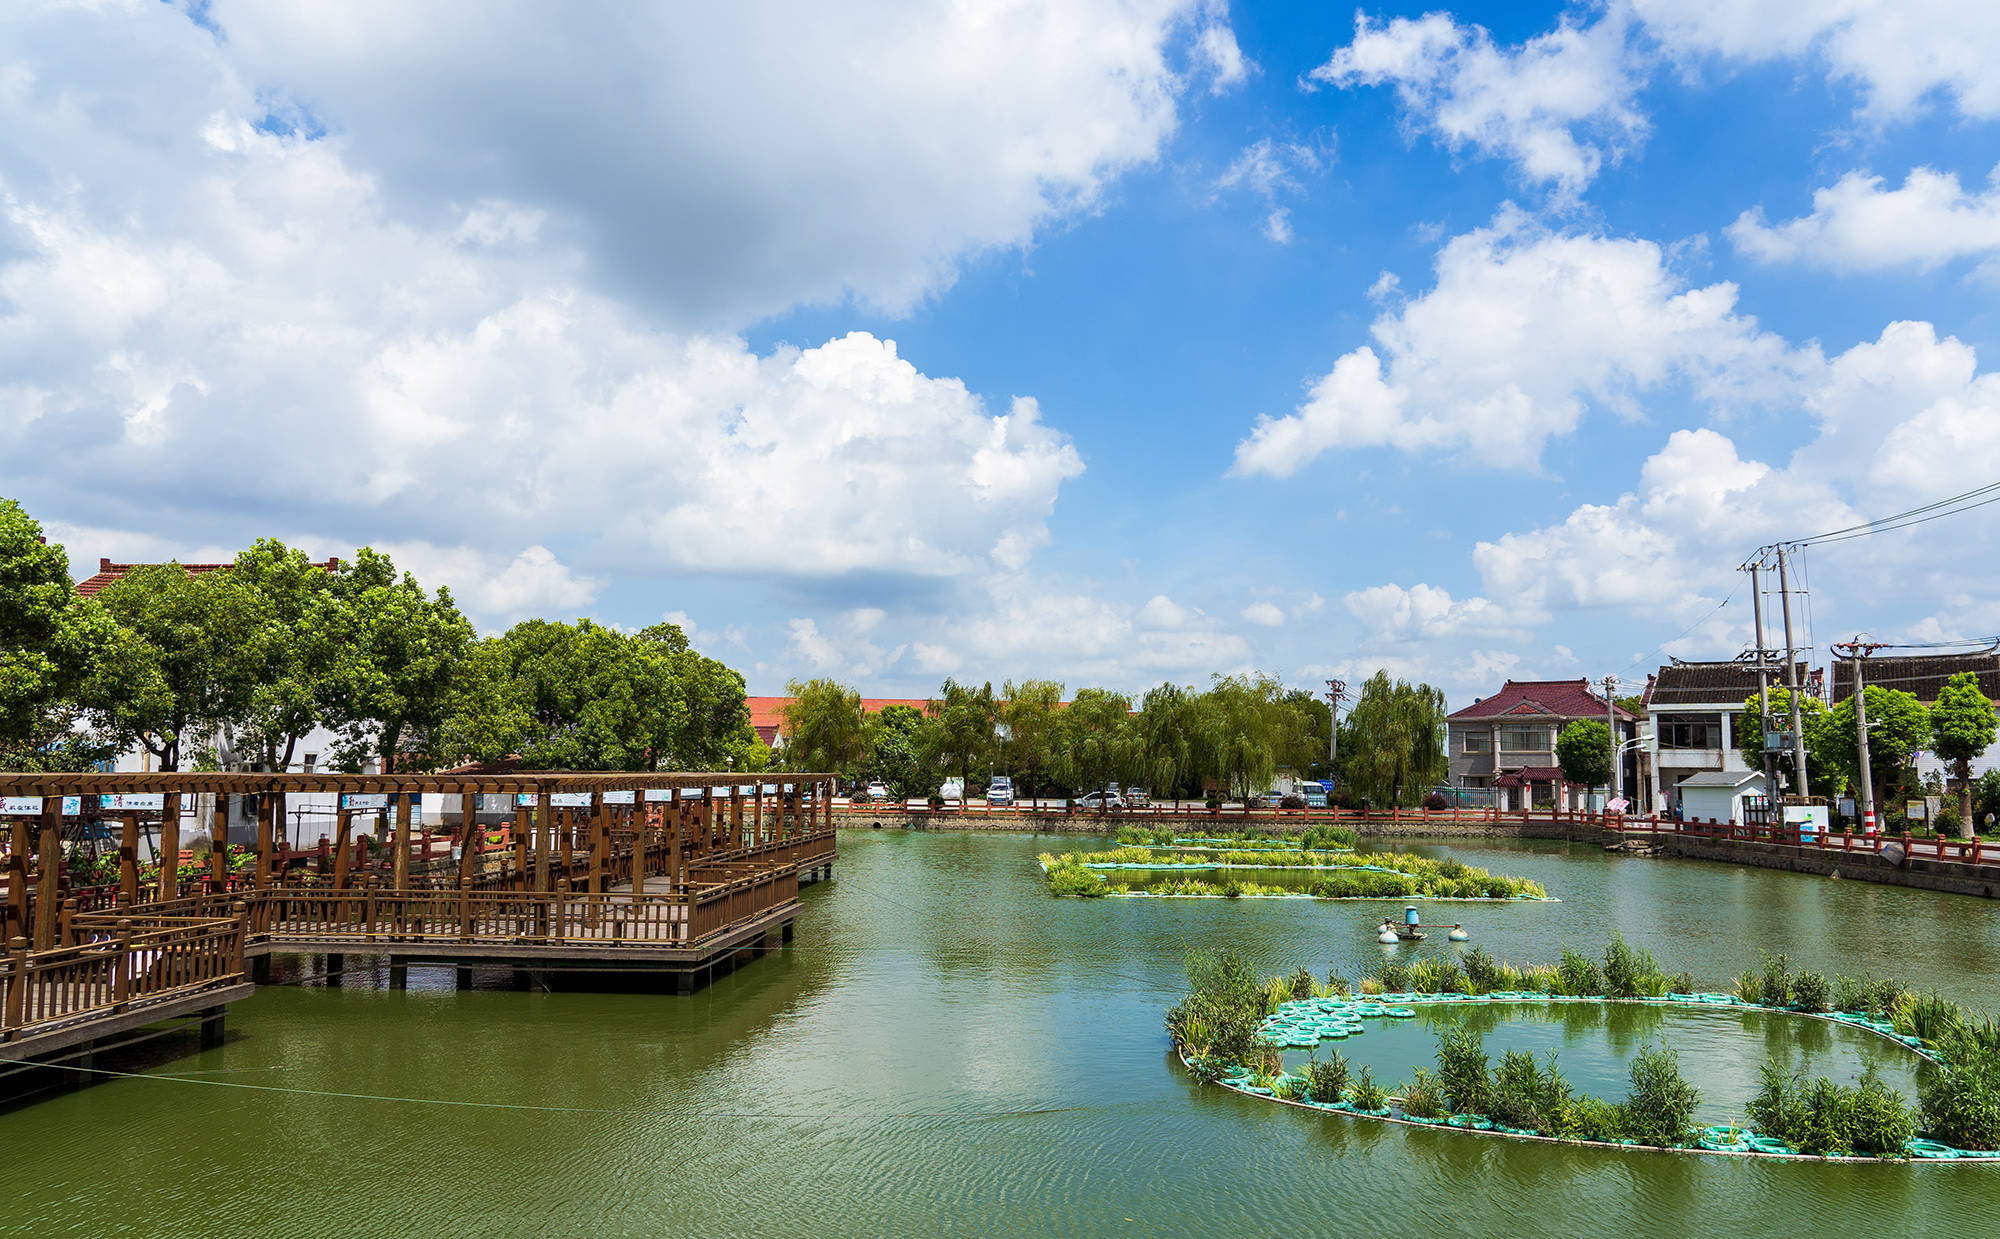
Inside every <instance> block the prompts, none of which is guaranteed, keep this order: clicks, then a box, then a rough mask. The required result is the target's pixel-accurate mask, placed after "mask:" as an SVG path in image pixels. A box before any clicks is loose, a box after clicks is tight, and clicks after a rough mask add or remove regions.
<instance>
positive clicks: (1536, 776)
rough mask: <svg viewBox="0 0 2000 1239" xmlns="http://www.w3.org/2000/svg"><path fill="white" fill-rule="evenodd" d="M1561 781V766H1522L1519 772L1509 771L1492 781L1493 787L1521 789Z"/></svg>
mask: <svg viewBox="0 0 2000 1239" xmlns="http://www.w3.org/2000/svg"><path fill="white" fill-rule="evenodd" d="M1562 781H1563V772H1562V767H1561V766H1523V767H1521V768H1520V769H1519V770H1509V771H1508V772H1507V773H1505V774H1503V775H1501V776H1499V777H1498V778H1496V779H1494V780H1493V786H1495V787H1523V786H1526V785H1527V784H1529V783H1560V782H1562Z"/></svg>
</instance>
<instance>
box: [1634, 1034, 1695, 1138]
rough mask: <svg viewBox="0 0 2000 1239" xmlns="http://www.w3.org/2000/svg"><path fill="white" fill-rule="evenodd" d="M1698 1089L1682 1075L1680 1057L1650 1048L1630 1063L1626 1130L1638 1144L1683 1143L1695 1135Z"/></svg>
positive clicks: (1658, 1047)
mask: <svg viewBox="0 0 2000 1239" xmlns="http://www.w3.org/2000/svg"><path fill="white" fill-rule="evenodd" d="M1700 1101H1701V1090H1699V1089H1697V1088H1696V1087H1695V1086H1694V1085H1692V1084H1689V1083H1688V1082H1687V1080H1686V1079H1685V1078H1684V1077H1683V1076H1682V1075H1681V1068H1680V1056H1679V1055H1677V1054H1675V1053H1674V1051H1672V1050H1671V1049H1668V1048H1667V1047H1665V1046H1657V1045H1649V1046H1646V1047H1644V1048H1643V1049H1641V1050H1640V1051H1639V1054H1638V1056H1637V1057H1636V1058H1634V1059H1633V1060H1632V1095H1631V1097H1630V1098H1629V1099H1628V1100H1627V1101H1626V1103H1625V1104H1626V1119H1627V1128H1628V1131H1629V1133H1630V1135H1631V1137H1632V1139H1634V1140H1637V1141H1639V1142H1640V1143H1641V1144H1652V1145H1658V1146H1660V1147H1661V1148H1665V1147H1667V1146H1669V1145H1675V1144H1685V1143H1686V1142H1687V1141H1688V1140H1690V1139H1692V1138H1693V1136H1694V1111H1695V1106H1697V1105H1698V1104H1700Z"/></svg>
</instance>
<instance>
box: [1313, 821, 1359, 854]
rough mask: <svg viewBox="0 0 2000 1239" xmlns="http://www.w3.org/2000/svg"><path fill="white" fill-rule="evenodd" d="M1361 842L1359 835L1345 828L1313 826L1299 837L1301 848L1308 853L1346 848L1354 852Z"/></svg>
mask: <svg viewBox="0 0 2000 1239" xmlns="http://www.w3.org/2000/svg"><path fill="white" fill-rule="evenodd" d="M1360 842H1361V838H1360V836H1359V835H1356V834H1355V833H1354V832H1353V831H1351V830H1349V829H1347V828H1346V827H1344V826H1312V827H1309V828H1307V830H1306V832H1305V834H1303V835H1301V836H1299V846H1300V847H1301V848H1304V849H1305V850H1306V851H1308V852H1319V851H1327V850H1331V849H1334V848H1344V849H1346V850H1348V851H1352V850H1353V849H1354V847H1355V845H1356V844H1358V843H1360Z"/></svg>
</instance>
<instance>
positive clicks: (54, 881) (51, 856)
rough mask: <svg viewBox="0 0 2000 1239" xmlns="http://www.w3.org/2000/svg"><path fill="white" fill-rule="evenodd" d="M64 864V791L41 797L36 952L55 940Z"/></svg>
mask: <svg viewBox="0 0 2000 1239" xmlns="http://www.w3.org/2000/svg"><path fill="white" fill-rule="evenodd" d="M62 867H63V863H62V793H61V792H53V793H47V794H44V795H43V796H42V842H41V846H40V847H39V848H38V849H36V851H35V949H36V950H37V951H46V950H48V949H49V948H50V947H52V946H54V945H55V943H56V919H57V917H59V916H60V915H61V914H62ZM22 979H23V980H24V981H25V980H26V978H25V977H23V978H22Z"/></svg>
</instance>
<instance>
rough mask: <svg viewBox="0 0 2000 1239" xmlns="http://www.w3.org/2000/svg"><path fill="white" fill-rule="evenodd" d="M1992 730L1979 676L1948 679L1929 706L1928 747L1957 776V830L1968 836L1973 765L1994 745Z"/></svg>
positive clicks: (1993, 724)
mask: <svg viewBox="0 0 2000 1239" xmlns="http://www.w3.org/2000/svg"><path fill="white" fill-rule="evenodd" d="M1995 729H1996V720H1995V718H1994V715H1993V703H1992V702H1991V701H1990V700H1988V699H1987V697H1986V694H1985V693H1982V692H1980V691H1979V677H1978V676H1976V675H1974V674H1973V673H1972V672H1970V671H1961V672H1959V673H1958V674H1957V675H1955V676H1953V677H1951V679H1950V680H1948V681H1947V682H1946V683H1945V686H1944V690H1943V691H1942V692H1940V693H1939V694H1938V699H1937V703H1936V704H1935V705H1933V706H1932V707H1931V745H1932V749H1933V751H1934V752H1936V753H1937V755H1938V757H1939V758H1941V759H1942V760H1944V761H1948V762H1950V763H1951V764H1952V766H1953V770H1952V773H1953V774H1955V775H1957V776H1958V784H1959V830H1960V831H1961V832H1962V833H1964V834H1967V835H1970V834H1972V833H1974V828H1973V816H1972V763H1973V762H1974V761H1976V760H1977V759H1978V758H1979V756H1980V754H1982V753H1984V752H1985V751H1986V750H1987V748H1988V747H1989V746H1990V745H1991V744H1992V743H1993V736H1994V731H1995ZM1869 730H1871V731H1872V730H1874V727H1873V724H1872V722H1871V724H1870V727H1869Z"/></svg>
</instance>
